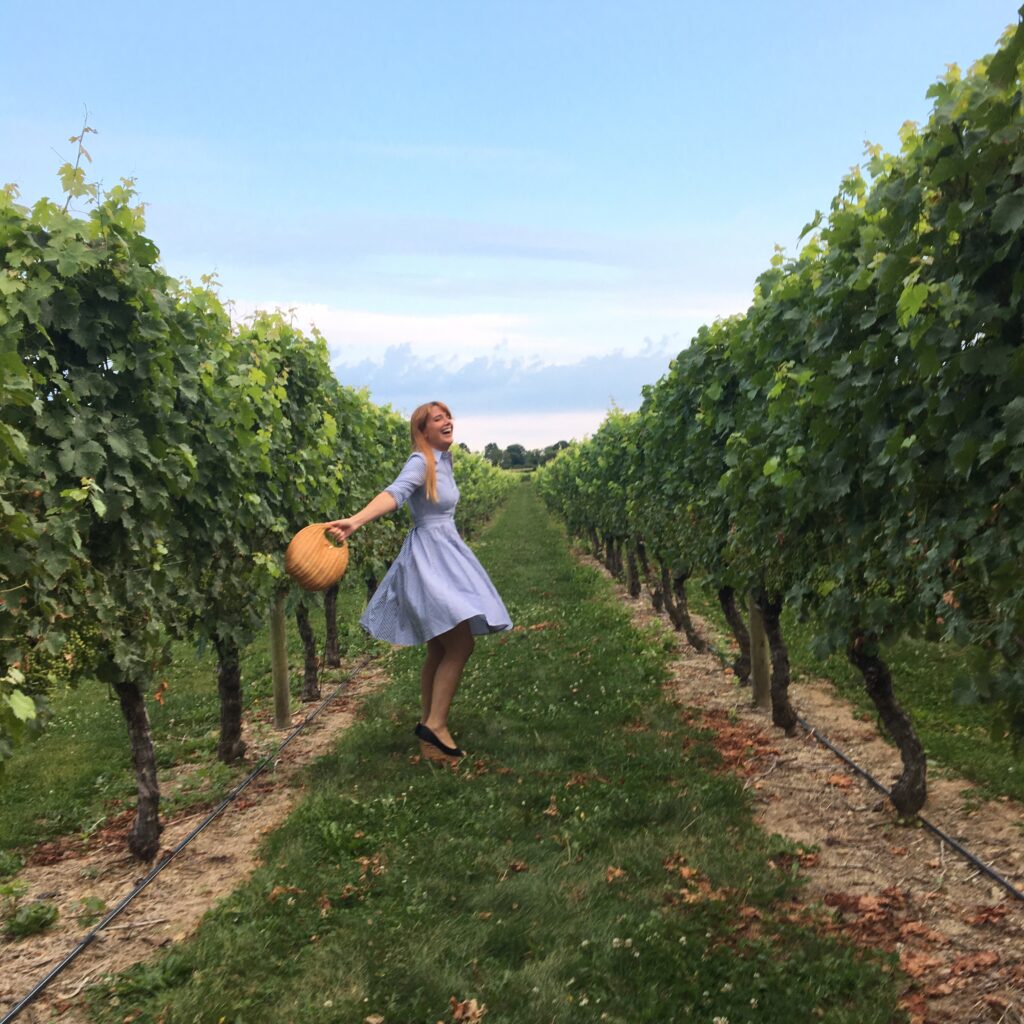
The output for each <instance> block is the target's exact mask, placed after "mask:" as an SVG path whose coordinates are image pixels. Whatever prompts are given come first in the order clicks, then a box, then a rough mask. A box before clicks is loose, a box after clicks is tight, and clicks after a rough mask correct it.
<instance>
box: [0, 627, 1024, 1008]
mask: <svg viewBox="0 0 1024 1024" xmlns="http://www.w3.org/2000/svg"><path fill="white" fill-rule="evenodd" d="M708 650H709V651H710V652H711V653H712V654H713V655H714V656H715V657H716V658H718V660H719V661H720V662H721V663H722V664H723V665H729V664H730V661H731V659H730V658H729V657H728V656H727V655H726V654H725V653H724V652H723V651H721V650H720V649H719V648H718V647H716V646H715V645H714V644H711V643H709V644H708ZM796 720H797V721H798V722H799V723H800V725H801V726H802V727H803V728H804V730H805V731H806V733H807V734H808V735H809V736H810V737H811V738H812V739H814V740H816V741H817V742H818V743H820V744H821V745H822V746H823V747H827V748H828V749H829V750H831V751H832V753H833V754H835V755H836V757H838V758H839V759H840V760H841V761H843V762H844V763H845V764H847V765H849V766H850V768H852V769H853V770H854V771H855V772H856V773H857V774H858V775H860V776H862V777H863V778H864V779H866V780H867V781H868V782H869V783H870V784H871V785H872V786H874V787H875V789H877V790H878V791H879V792H881V793H884V794H885V795H886V796H887V797H889V798H890V799H891V798H892V794H891V793H890V792H889V790H888V788H887V787H886V786H884V785H883V784H882V783H881V782H879V781H878V779H876V778H875V777H874V776H873V775H872V774H871V772H869V771H868V770H867V769H866V768H862V767H861V766H860V765H859V764H857V762H856V761H854V760H853V758H851V757H849V756H848V755H847V754H844V753H843V752H842V751H841V750H840V749H839V748H838V747H837V746H835V744H833V743H832V742H831V741H830V740H829V739H828V737H827V736H825V735H824V733H822V732H821V731H819V730H818V729H817V728H816V727H815V726H813V725H811V724H810V722H807V721H805V720H804V719H803V718H801V717H800V716H799V715H797V716H796ZM914 817H915V818H917V820H918V821H920V822H921V824H922V825H923V826H924V827H925V828H926V829H927V830H928V831H929V832H931V833H932V835H934V836H935V837H936V838H938V839H940V840H941V841H942V842H944V843H945V844H946V845H947V846H949V848H950V849H951V850H955V851H956V852H957V853H959V854H960V856H961V857H963V858H964V860H966V861H967V862H968V863H969V864H972V865H973V866H974V867H976V868H977V869H978V870H979V871H980V872H981V873H982V874H984V875H988V877H989V878H991V879H992V881H993V882H996V883H998V884H999V885H1001V886H1002V887H1003V888H1004V889H1005V890H1006V891H1007V892H1008V893H1009V894H1010V895H1011V896H1013V897H1014V898H1015V899H1018V900H1020V901H1021V902H1024V892H1021V890H1020V889H1018V888H1017V887H1016V886H1015V885H1014V884H1013V883H1012V882H1010V881H1008V880H1007V879H1005V878H1003V876H1002V875H1001V874H999V872H998V871H996V869H995V868H993V867H991V866H990V865H988V864H986V863H985V862H984V861H983V860H979V859H978V858H977V857H976V856H975V855H974V854H973V853H971V851H970V850H968V849H967V848H966V847H965V846H962V845H961V844H960V843H958V842H957V841H956V840H955V839H954V838H953V837H952V836H950V835H947V834H946V833H945V832H943V831H942V829H941V828H939V827H938V826H937V825H933V824H932V823H931V822H930V821H929V820H928V819H927V818H926V817H925V816H924V815H923V814H915V815H914ZM0 1024H4V1022H3V1021H0Z"/></svg>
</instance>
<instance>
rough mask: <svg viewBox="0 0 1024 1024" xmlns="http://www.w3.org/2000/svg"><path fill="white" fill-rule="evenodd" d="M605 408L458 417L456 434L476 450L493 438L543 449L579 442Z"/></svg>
mask: <svg viewBox="0 0 1024 1024" xmlns="http://www.w3.org/2000/svg"><path fill="white" fill-rule="evenodd" d="M607 415H608V413H607V410H605V409H586V410H579V411H574V412H546V413H507V414H503V415H496V416H487V415H469V416H457V417H456V420H455V437H456V440H457V441H460V442H462V443H463V444H466V445H468V446H469V447H470V448H471V449H472V450H473V451H475V452H482V451H483V450H484V446H485V445H487V444H490V443H491V442H492V441H493V442H494V443H495V444H496V445H498V446H499V447H501V448H507V447H508V446H509V445H510V444H521V445H523V447H524V448H546V447H547V446H548V445H552V444H554V443H555V442H556V441H574V440H575V441H581V440H583V438H584V437H588V436H589V435H591V434H593V433H594V431H595V430H597V428H598V427H599V426H600V425H601V423H602V421H603V420H604V418H605V416H607Z"/></svg>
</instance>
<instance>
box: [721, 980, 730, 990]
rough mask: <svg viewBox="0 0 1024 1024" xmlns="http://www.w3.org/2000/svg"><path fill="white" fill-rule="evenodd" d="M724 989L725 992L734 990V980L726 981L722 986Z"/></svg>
mask: <svg viewBox="0 0 1024 1024" xmlns="http://www.w3.org/2000/svg"><path fill="white" fill-rule="evenodd" d="M722 991H723V992H731V991H732V982H731V981H727V982H726V983H725V984H724V985H723V986H722Z"/></svg>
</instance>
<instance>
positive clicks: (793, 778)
mask: <svg viewBox="0 0 1024 1024" xmlns="http://www.w3.org/2000/svg"><path fill="white" fill-rule="evenodd" d="M579 557H580V558H581V560H583V561H585V562H587V563H588V564H591V565H593V566H594V567H596V568H598V569H600V571H601V572H604V568H603V567H602V566H601V565H600V563H598V562H596V561H594V560H593V559H591V558H589V557H588V556H583V555H581V556H579ZM605 575H607V573H605ZM616 586H617V589H618V593H619V597H620V599H621V600H622V601H623V603H625V604H626V605H627V606H628V607H629V608H630V610H631V613H632V616H633V619H634V622H635V623H636V625H638V626H639V627H641V628H647V629H659V628H660V629H667V630H668V631H671V625H670V624H669V622H668V619H667V617H666V616H662V615H658V614H657V613H655V612H653V611H652V610H651V607H650V603H649V602H648V600H647V599H646V596H645V597H641V598H639V599H636V600H634V599H632V598H630V596H629V594H628V592H627V591H626V590H625V588H624V587H621V586H618V585H616ZM693 619H694V622H695V624H696V625H697V627H698V630H699V631H700V633H701V634H702V635H703V636H705V637H711V638H712V639H713V641H714V642H715V644H716V646H718V647H720V648H725V649H728V648H729V646H730V640H731V638H726V637H723V636H720V635H715V634H713V633H710V632H709V630H710V628H711V627H710V626H709V624H708V623H707V622H705V621H703V620H701V619H700V618H699V617H697V616H693ZM674 637H675V652H674V655H673V660H672V665H671V679H670V683H669V686H670V689H671V692H672V696H673V698H674V699H675V700H676V701H677V702H678V703H679V704H680V706H681V707H682V708H683V712H682V713H683V714H684V716H685V717H687V718H688V719H690V720H691V721H692V722H693V723H694V724H696V725H699V726H702V727H705V728H707V729H709V730H711V731H712V732H713V733H714V736H715V740H714V742H715V745H716V746H717V747H718V749H719V751H720V752H721V754H722V755H723V758H724V761H725V764H726V765H727V766H728V768H729V770H731V771H734V772H736V773H737V774H738V775H739V776H740V777H742V778H743V779H744V786H745V788H747V789H749V790H751V791H752V793H753V798H754V803H755V807H756V813H757V818H758V821H759V823H760V824H761V825H762V827H763V828H764V829H766V830H767V831H768V832H773V833H778V834H779V835H781V836H784V837H785V838H787V839H789V840H791V841H792V842H793V843H797V844H800V845H801V846H802V847H803V848H804V849H805V850H806V851H807V852H806V853H803V854H798V855H796V859H797V860H798V861H799V868H798V870H799V871H800V874H801V875H802V877H803V878H804V879H805V885H804V888H803V894H802V896H801V898H800V900H799V902H798V905H797V906H795V907H794V913H799V911H800V910H801V909H804V908H807V907H810V906H815V905H817V906H818V907H823V909H824V910H825V911H826V912H831V914H830V915H829V916H831V915H834V920H833V921H830V922H829V923H828V924H827V925H826V927H827V928H828V929H829V930H834V931H836V932H839V933H841V934H843V935H846V936H847V937H848V938H850V939H851V940H852V941H854V942H855V943H858V944H863V945H865V946H874V947H876V948H881V949H885V950H887V951H892V952H897V953H898V954H899V957H900V963H901V966H902V968H903V970H904V971H905V972H906V974H907V975H909V977H910V979H911V982H910V985H909V986H908V988H907V990H906V991H905V992H904V994H903V997H902V1005H903V1006H904V1008H905V1009H906V1010H907V1013H908V1015H909V1017H910V1020H911V1021H912V1024H939V1022H943V1024H945V1022H950V1024H983V1022H984V1024H1024V902H1022V901H1020V900H1018V899H1015V898H1014V897H1012V896H1011V895H1010V894H1008V893H1007V891H1006V890H1005V889H1003V888H1002V887H1000V886H998V885H997V884H996V883H995V882H994V881H993V880H992V879H991V878H989V877H987V876H986V875H985V874H983V873H981V872H980V871H979V870H978V869H977V868H976V867H974V866H973V865H971V864H970V863H969V862H968V861H967V860H965V859H964V858H962V857H961V856H959V855H958V854H957V853H956V852H954V851H953V849H951V848H950V846H949V845H948V844H947V843H946V842H943V841H941V840H939V839H938V838H936V837H935V836H934V835H932V834H931V833H930V832H928V831H926V830H925V829H924V828H922V827H913V826H907V825H902V824H900V822H899V821H898V820H897V815H896V813H895V811H894V810H893V808H892V805H891V804H890V803H889V801H888V799H887V798H886V797H885V796H884V795H883V794H882V793H880V792H879V791H878V790H876V789H874V788H873V787H872V786H870V785H869V784H868V783H867V782H866V781H865V780H863V779H862V778H861V777H860V776H858V775H856V774H855V773H854V772H852V771H851V770H850V769H849V768H847V766H846V765H845V764H844V763H843V762H842V761H841V760H839V758H837V757H836V756H835V755H834V754H833V753H832V752H831V751H829V750H828V749H827V748H825V747H823V746H822V745H820V744H819V743H818V742H817V741H816V740H815V739H814V738H813V737H812V736H811V735H809V734H808V733H806V732H804V731H803V730H800V732H799V734H798V735H796V736H794V737H792V738H787V737H786V736H785V735H784V734H783V732H782V731H781V730H780V729H777V728H775V727H774V726H773V725H772V723H771V717H770V712H765V711H759V710H757V709H756V708H754V707H753V706H752V701H751V696H750V691H749V688H748V687H747V686H745V685H742V684H740V683H739V682H738V681H737V680H736V679H735V677H734V676H733V674H732V672H731V670H728V669H724V668H723V667H722V664H721V662H720V661H719V660H718V658H717V657H715V656H714V655H712V654H700V653H698V652H697V651H695V650H694V649H693V648H692V647H690V646H689V644H687V642H686V638H685V637H684V636H683V635H682V634H674ZM790 698H791V701H792V703H793V706H794V707H795V708H796V711H797V713H798V714H799V715H800V716H801V718H803V719H804V721H806V722H808V723H809V724H810V725H812V726H813V727H815V728H816V729H818V730H820V732H821V733H822V734H824V735H825V736H826V737H827V738H828V739H829V740H830V741H831V742H832V743H833V744H834V745H835V746H836V747H838V748H839V749H840V750H842V751H843V752H844V753H845V754H846V755H847V756H848V757H849V758H851V759H852V760H853V761H854V762H856V763H857V764H859V765H860V766H861V767H862V768H864V769H866V770H867V771H869V772H870V773H871V774H872V775H873V776H874V777H875V778H876V779H878V780H879V781H880V782H881V783H882V784H883V785H889V784H891V782H892V781H893V780H894V779H895V778H896V777H897V775H898V774H899V771H900V763H899V754H898V752H897V751H896V749H895V747H893V746H891V745H890V744H889V743H888V742H886V741H885V740H883V739H882V738H881V737H880V736H879V734H878V730H877V729H876V727H875V724H874V722H873V721H870V722H865V721H862V720H859V719H858V718H857V717H855V714H854V709H853V708H851V706H850V705H849V704H848V703H846V702H845V701H844V700H842V699H841V698H840V697H838V696H837V695H836V693H835V691H834V689H833V688H832V686H831V685H830V684H828V683H827V682H824V681H821V680H816V681H809V682H805V681H801V682H800V683H798V684H795V685H793V686H792V687H791V689H790ZM923 814H924V816H925V817H926V818H927V819H928V820H929V821H930V822H931V823H932V824H933V825H935V826H936V827H937V828H939V829H940V830H941V831H943V832H944V833H946V834H947V835H948V836H950V837H951V838H952V839H954V840H955V841H956V842H958V843H960V844H961V845H962V846H964V847H965V848H967V849H968V850H969V851H970V852H971V853H973V854H974V856H975V857H977V858H978V859H979V860H981V861H983V862H984V863H986V864H988V865H989V866H990V867H992V868H993V869H994V870H995V871H996V872H997V873H998V874H1000V875H1001V876H1002V877H1003V878H1005V879H1006V880H1007V881H1009V882H1010V883H1011V884H1012V885H1014V886H1015V887H1016V888H1017V889H1018V890H1019V891H1024V807H1022V806H1021V804H1019V803H1017V802H1016V801H1012V800H1010V799H1009V798H1006V797H1004V798H1002V799H1000V800H991V801H982V800H979V799H978V797H977V795H976V794H975V793H972V786H971V784H970V783H969V782H967V781H966V780H964V779H957V778H951V777H948V776H947V777H942V778H937V777H935V773H933V775H932V778H931V779H930V780H929V785H928V801H927V804H926V805H925V807H924V810H923ZM779 860H780V861H781V863H779V864H778V865H777V867H778V868H779V870H790V869H791V867H792V863H791V861H792V858H788V857H783V858H779Z"/></svg>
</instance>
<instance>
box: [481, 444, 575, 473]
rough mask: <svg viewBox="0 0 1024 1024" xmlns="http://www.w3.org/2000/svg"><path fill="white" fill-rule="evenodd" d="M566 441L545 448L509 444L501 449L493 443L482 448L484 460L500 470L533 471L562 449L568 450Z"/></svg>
mask: <svg viewBox="0 0 1024 1024" xmlns="http://www.w3.org/2000/svg"><path fill="white" fill-rule="evenodd" d="M568 447H569V442H568V441H556V442H555V443H554V444H549V445H548V446H547V448H524V447H523V445H521V444H510V445H509V446H508V447H507V448H501V447H499V446H498V445H496V444H495V443H494V442H493V441H492V442H491V443H490V444H489V445H486V446H485V447H484V458H485V459H487V461H488V462H490V463H491V465H493V466H501V468H502V469H535V468H536V467H537V466H543V465H544V463H545V462H550V461H551V460H552V459H553V458H554V457H555V456H556V455H557V454H558V453H559V452H560V451H561V450H562V449H563V448H568Z"/></svg>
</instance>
